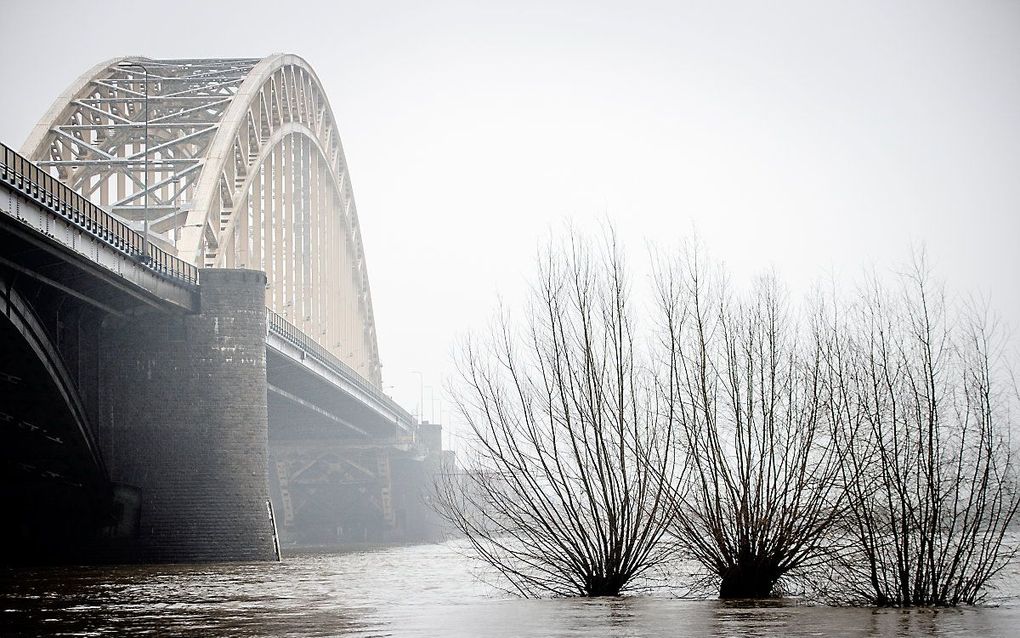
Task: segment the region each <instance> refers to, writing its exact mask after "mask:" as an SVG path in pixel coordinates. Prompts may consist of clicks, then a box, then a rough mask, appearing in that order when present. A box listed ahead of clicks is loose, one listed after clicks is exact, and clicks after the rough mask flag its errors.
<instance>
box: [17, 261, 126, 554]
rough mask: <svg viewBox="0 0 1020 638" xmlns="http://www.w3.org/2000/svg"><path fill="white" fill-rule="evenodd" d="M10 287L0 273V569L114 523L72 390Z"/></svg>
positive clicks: (69, 546) (104, 477)
mask: <svg viewBox="0 0 1020 638" xmlns="http://www.w3.org/2000/svg"><path fill="white" fill-rule="evenodd" d="M14 283H15V282H14V278H13V277H11V276H8V275H6V274H5V273H3V272H0V309H2V312H0V343H3V344H4V347H3V349H2V351H0V386H3V387H2V388H0V390H2V391H3V396H4V401H3V403H2V405H0V426H3V427H0V501H2V502H3V503H4V510H5V512H4V519H5V523H4V525H3V526H2V529H0V547H2V549H0V564H7V563H17V562H20V561H22V560H33V559H43V560H54V559H58V558H61V557H62V556H64V554H68V553H69V552H71V551H72V550H73V547H74V545H75V542H76V541H77V540H79V539H80V538H82V537H87V536H89V535H91V534H94V533H97V532H98V530H99V529H100V528H102V527H105V526H108V525H111V524H112V523H113V522H114V521H113V520H112V519H111V518H110V516H111V513H112V510H111V500H110V495H111V494H112V492H111V491H110V490H111V487H110V484H109V480H108V474H107V471H106V467H105V465H104V462H103V459H102V456H101V455H100V453H99V449H98V446H97V445H96V442H95V440H94V436H93V431H92V429H91V426H90V424H89V421H88V418H87V416H86V412H85V409H84V407H83V404H82V400H81V398H80V396H79V394H78V389H77V385H76V384H75V383H74V381H73V379H72V377H71V375H70V374H69V372H68V370H67V369H66V367H65V366H64V363H63V360H62V358H61V356H60V353H59V351H58V349H57V347H56V345H55V344H54V343H53V341H52V340H51V338H50V337H49V335H48V332H47V330H46V328H45V327H44V326H43V325H42V323H41V322H40V320H39V319H38V317H36V315H35V312H34V311H33V309H32V307H31V305H30V304H29V302H28V300H27V299H25V297H23V296H22V295H21V294H19V292H18V289H17V288H16V287H15V285H14ZM51 548H55V550H54V551H56V552H57V554H56V555H54V556H49V557H47V556H46V552H45V551H43V550H46V551H49V549H51ZM68 555H69V554H68Z"/></svg>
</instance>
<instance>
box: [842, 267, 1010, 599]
mask: <svg viewBox="0 0 1020 638" xmlns="http://www.w3.org/2000/svg"><path fill="white" fill-rule="evenodd" d="M898 283H899V286H898V287H894V288H890V287H888V286H883V285H881V284H879V283H877V282H872V283H871V285H870V286H868V287H867V288H866V289H864V291H863V292H861V293H860V294H859V295H858V296H857V298H856V300H855V302H854V303H853V304H852V305H850V306H849V307H848V308H847V309H846V311H845V312H844V313H843V315H842V316H841V317H839V318H837V319H836V320H834V321H833V322H832V325H833V334H834V335H835V337H834V339H833V343H834V346H835V347H834V348H833V349H832V353H831V355H830V356H829V357H828V358H829V359H830V360H831V369H832V370H833V374H834V375H837V376H838V379H839V385H840V386H841V387H842V388H843V393H842V395H841V400H840V402H839V405H840V412H841V419H840V423H841V424H842V427H843V428H844V434H843V436H841V437H839V438H838V439H837V441H838V442H839V443H840V445H841V446H843V447H845V454H844V455H843V458H844V461H845V462H844V466H845V471H846V474H847V476H848V480H847V485H848V490H849V495H850V505H851V507H849V508H848V510H847V511H848V513H849V517H848V521H849V522H850V527H851V528H852V530H853V533H854V535H855V543H854V545H855V551H853V552H850V553H848V554H846V555H844V557H843V560H842V561H841V563H840V570H839V572H838V574H837V579H836V582H837V583H841V584H843V585H844V589H845V592H844V595H846V596H849V598H850V599H851V600H855V599H856V600H860V601H863V602H867V603H871V604H879V605H898V606H911V605H939V606H941V605H958V604H961V603H968V604H969V603H975V602H978V601H980V600H981V599H982V597H983V596H984V595H985V594H986V593H987V588H988V583H989V581H990V580H991V579H992V578H993V577H994V576H995V575H996V573H998V572H999V571H1000V570H1001V569H1002V568H1003V567H1004V566H1005V565H1006V564H1007V562H1008V561H1009V560H1010V559H1011V558H1012V557H1013V556H1014V555H1015V553H1016V551H1017V544H1016V541H1015V539H1013V540H1012V541H1010V538H1009V537H1008V536H1007V530H1008V529H1009V527H1010V525H1011V523H1012V521H1013V520H1014V519H1015V518H1016V514H1017V509H1018V507H1020V492H1018V489H1017V488H1018V485H1017V473H1016V460H1015V457H1014V452H1013V450H1012V448H1011V445H1010V437H1009V435H1010V430H1011V428H1012V426H1013V425H1014V424H1015V420H1016V414H1017V412H1016V409H1017V388H1016V385H1015V383H1014V382H1013V381H1012V377H1011V375H1010V374H1009V371H1008V369H1007V368H1006V367H1005V365H1004V364H1005V362H1004V359H1003V345H1004V340H1003V338H1002V334H1001V331H1000V330H999V329H998V328H997V326H996V325H995V323H994V322H992V321H990V320H989V319H988V318H987V313H985V312H977V311H975V309H974V308H973V307H970V308H968V307H966V306H963V307H954V304H952V303H950V302H948V301H947V296H946V294H945V292H944V291H943V289H942V287H941V286H940V285H936V284H935V283H933V282H932V279H931V277H930V275H929V273H928V270H927V267H926V266H925V264H924V261H923V258H922V259H919V260H918V264H917V265H916V267H915V268H914V269H913V271H912V272H911V273H910V274H909V275H905V276H903V277H902V278H901V280H900V281H899V282H898Z"/></svg>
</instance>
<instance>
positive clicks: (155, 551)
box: [99, 268, 276, 562]
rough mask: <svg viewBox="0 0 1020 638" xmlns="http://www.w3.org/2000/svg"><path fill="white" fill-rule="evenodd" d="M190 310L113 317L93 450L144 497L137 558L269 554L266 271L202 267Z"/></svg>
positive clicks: (105, 341) (129, 546)
mask: <svg viewBox="0 0 1020 638" xmlns="http://www.w3.org/2000/svg"><path fill="white" fill-rule="evenodd" d="M200 281H201V292H200V294H201V310H200V312H199V314H196V315H186V316H176V317H175V316H169V315H163V314H159V315H155V314H154V315H152V316H142V317H137V318H130V319H117V320H112V319H111V320H109V321H108V322H107V324H106V325H105V327H104V329H103V334H102V338H101V342H102V349H103V350H104V352H105V357H106V364H105V365H104V366H103V367H104V376H106V377H107V378H106V383H105V387H106V388H108V390H107V392H108V396H107V397H106V400H105V401H104V404H105V405H104V406H103V412H104V413H105V417H106V418H105V419H103V422H102V423H101V425H100V429H101V430H102V431H101V435H100V437H99V438H100V446H101V448H102V452H103V456H104V458H105V460H106V463H107V468H108V470H109V472H110V478H111V480H113V481H114V482H115V483H118V484H121V485H126V486H131V487H133V488H136V490H137V492H136V493H137V494H138V495H139V497H140V506H139V508H138V512H137V518H136V520H135V521H134V523H133V524H129V525H127V526H122V528H128V529H130V528H133V538H132V539H125V540H124V542H122V543H118V545H121V549H120V550H118V551H120V552H121V553H122V554H123V555H124V557H125V558H127V559H130V560H137V561H159V562H186V561H235V560H236V561H242V560H245V561H246V560H268V559H273V558H275V556H276V552H275V543H274V538H273V534H274V532H273V525H272V521H271V519H270V515H269V510H268V500H269V493H268V487H267V474H266V462H267V460H266V459H267V446H268V414H267V407H266V314H265V286H266V276H265V274H264V273H262V272H260V271H255V270H244V269H211V268H206V269H203V270H202V272H201V276H200Z"/></svg>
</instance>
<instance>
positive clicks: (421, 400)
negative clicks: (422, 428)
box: [411, 370, 425, 423]
mask: <svg viewBox="0 0 1020 638" xmlns="http://www.w3.org/2000/svg"><path fill="white" fill-rule="evenodd" d="M411 374H416V375H418V423H421V422H422V420H423V419H424V417H425V386H424V383H425V375H423V374H422V373H421V372H419V371H417V370H411Z"/></svg>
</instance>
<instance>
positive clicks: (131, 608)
mask: <svg viewBox="0 0 1020 638" xmlns="http://www.w3.org/2000/svg"><path fill="white" fill-rule="evenodd" d="M472 565H473V564H472V563H471V562H470V561H468V560H467V559H465V558H463V557H462V556H461V555H459V553H458V552H457V548H456V547H455V546H454V545H452V544H449V543H448V544H443V545H422V546H415V547H398V548H390V549H384V550H379V551H370V552H356V553H345V554H339V553H335V554H328V553H324V554H310V555H302V556H294V557H290V558H286V559H285V560H284V561H283V562H281V563H276V564H264V563H262V564H217V565H198V566H166V565H163V566H141V567H140V566H126V567H104V568H91V567H89V568H84V567H80V568H59V569H32V570H25V569H18V570H0V636H37V635H64V636H114V635H117V636H126V635H130V636H363V637H368V636H422V637H431V636H436V637H440V636H464V637H482V636H493V637H511V636H513V637H517V636H522V637H564V638H565V637H568V636H569V637H587V636H598V637H600V638H602V637H616V636H619V637H628V638H630V637H635V638H636V637H644V636H671V637H684V636H710V637H722V636H881V637H893V636H944V637H955V636H977V637H980V638H992V637H998V636H1003V637H1006V636H1009V637H1013V636H1020V596H1018V595H1017V594H1018V593H1020V590H1018V589H1017V588H1013V587H1007V585H1009V584H1011V583H1020V570H1018V569H1017V568H1015V567H1012V568H1010V570H1009V571H1008V573H1007V574H1006V575H1005V579H1004V582H1003V592H1000V593H999V595H998V597H997V598H995V599H994V603H995V604H994V605H993V606H983V607H970V608H962V609H952V610H898V609H870V608H867V609H850V608H831V607H822V606H813V605H807V604H798V603H797V602H795V601H785V602H780V603H771V604H758V605H749V604H740V603H722V602H719V601H714V600H686V599H676V598H671V597H667V596H632V597H624V598H614V599H601V600H578V599H556V600H523V599H519V598H514V597H511V596H508V595H506V594H503V593H500V592H499V591H498V590H496V589H495V588H492V587H490V586H488V585H485V584H483V583H481V582H480V581H479V580H478V578H477V574H476V573H475V571H474V568H473V566H472Z"/></svg>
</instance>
